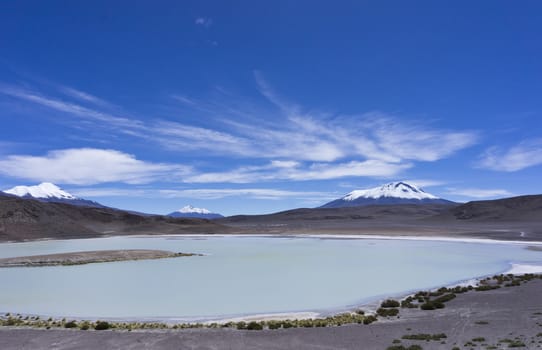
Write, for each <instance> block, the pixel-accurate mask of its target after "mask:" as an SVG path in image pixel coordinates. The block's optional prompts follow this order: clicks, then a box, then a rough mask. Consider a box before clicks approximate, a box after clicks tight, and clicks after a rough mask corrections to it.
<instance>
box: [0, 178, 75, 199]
mask: <svg viewBox="0 0 542 350" xmlns="http://www.w3.org/2000/svg"><path fill="white" fill-rule="evenodd" d="M4 192H5V193H9V194H12V195H15V196H18V197H33V198H41V199H51V198H58V199H78V198H77V197H75V196H74V195H72V194H70V193H68V192H66V191H64V190H62V189H61V188H60V187H58V186H57V185H55V184H52V183H50V182H42V183H40V184H39V185H36V186H15V187H13V188H10V189H9V190H6V191H4Z"/></svg>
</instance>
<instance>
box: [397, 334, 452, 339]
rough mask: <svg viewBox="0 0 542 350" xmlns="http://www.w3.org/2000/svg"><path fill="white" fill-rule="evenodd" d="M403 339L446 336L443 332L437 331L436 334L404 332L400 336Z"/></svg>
mask: <svg viewBox="0 0 542 350" xmlns="http://www.w3.org/2000/svg"><path fill="white" fill-rule="evenodd" d="M402 338H403V339H408V340H435V341H438V340H441V339H445V338H447V336H446V334H444V333H437V334H427V333H419V334H405V335H403V336H402Z"/></svg>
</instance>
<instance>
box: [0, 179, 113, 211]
mask: <svg viewBox="0 0 542 350" xmlns="http://www.w3.org/2000/svg"><path fill="white" fill-rule="evenodd" d="M3 192H4V193H7V194H10V195H13V196H17V197H20V198H31V199H36V200H39V201H41V202H53V203H66V204H72V205H78V206H85V207H95V208H104V207H105V206H104V205H102V204H100V203H98V202H94V201H91V200H87V199H83V198H79V197H76V196H74V195H72V194H71V193H68V192H66V191H64V190H63V189H61V188H60V187H58V186H57V185H55V184H53V183H50V182H42V183H40V184H39V185H36V186H15V187H13V188H10V189H9V190H5V191H3Z"/></svg>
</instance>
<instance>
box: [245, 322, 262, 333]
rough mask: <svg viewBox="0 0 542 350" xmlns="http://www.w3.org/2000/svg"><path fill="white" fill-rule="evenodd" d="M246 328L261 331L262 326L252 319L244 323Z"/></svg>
mask: <svg viewBox="0 0 542 350" xmlns="http://www.w3.org/2000/svg"><path fill="white" fill-rule="evenodd" d="M246 329H249V330H253V331H261V330H262V329H263V326H262V325H261V324H260V323H258V322H255V321H252V322H249V323H248V324H247V325H246Z"/></svg>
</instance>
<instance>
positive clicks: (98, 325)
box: [94, 321, 111, 331]
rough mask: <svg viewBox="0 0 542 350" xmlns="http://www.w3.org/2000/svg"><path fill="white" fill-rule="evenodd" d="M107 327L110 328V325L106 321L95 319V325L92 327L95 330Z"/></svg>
mask: <svg viewBox="0 0 542 350" xmlns="http://www.w3.org/2000/svg"><path fill="white" fill-rule="evenodd" d="M109 328H111V325H110V324H109V322H106V321H97V322H96V325H95V326H94V329H95V330H97V331H103V330H106V329H109Z"/></svg>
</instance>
